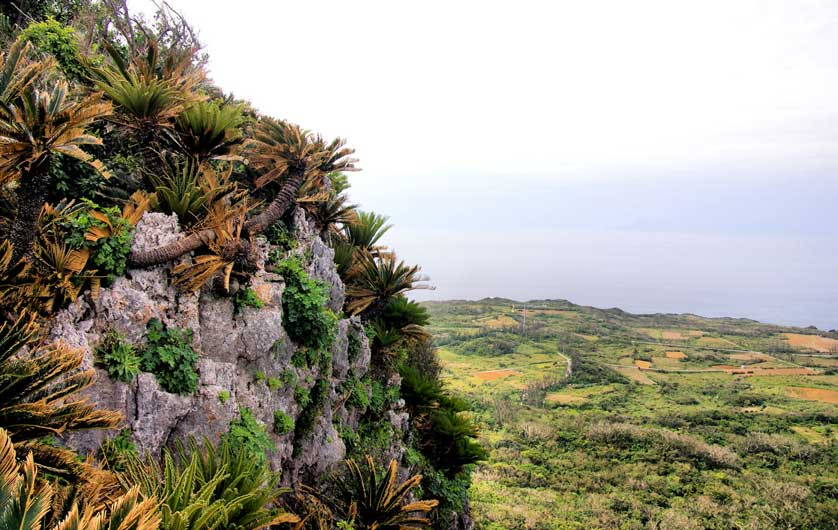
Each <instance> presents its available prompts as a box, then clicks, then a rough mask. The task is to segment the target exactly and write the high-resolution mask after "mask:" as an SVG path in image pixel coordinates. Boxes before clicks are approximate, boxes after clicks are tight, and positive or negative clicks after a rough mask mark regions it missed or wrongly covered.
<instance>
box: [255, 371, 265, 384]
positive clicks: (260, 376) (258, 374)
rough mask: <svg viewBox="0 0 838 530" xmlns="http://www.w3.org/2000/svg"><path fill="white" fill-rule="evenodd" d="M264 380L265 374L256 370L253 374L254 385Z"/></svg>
mask: <svg viewBox="0 0 838 530" xmlns="http://www.w3.org/2000/svg"><path fill="white" fill-rule="evenodd" d="M265 379H267V377H266V376H265V372H263V371H262V370H256V371H255V372H254V373H253V381H254V382H255V383H259V382H261V381H264V380H265Z"/></svg>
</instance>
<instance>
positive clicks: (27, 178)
mask: <svg viewBox="0 0 838 530" xmlns="http://www.w3.org/2000/svg"><path fill="white" fill-rule="evenodd" d="M110 112H111V106H110V104H108V103H105V102H103V101H102V100H101V99H100V98H99V96H98V95H97V94H92V95H89V96H87V97H84V98H81V99H79V100H73V99H71V98H69V97H68V94H67V84H66V83H63V82H61V83H56V84H55V85H54V86H53V88H52V90H50V91H40V90H36V89H34V88H33V87H31V86H29V87H27V88H26V89H25V90H24V91H23V92H22V93H21V94H20V96H19V97H18V98H16V99H15V100H14V101H12V102H11V103H7V104H3V105H0V184H5V183H8V182H11V181H18V182H19V185H18V189H17V202H18V204H17V211H16V213H15V219H14V221H13V223H12V227H11V231H10V234H9V239H10V240H11V241H12V243H13V244H14V246H15V250H14V252H15V258H21V257H24V256H29V255H31V253H32V247H33V244H34V241H35V235H36V231H37V221H38V215H39V214H40V211H41V208H42V207H43V205H44V203H45V202H46V198H47V195H48V193H49V190H50V186H51V184H52V183H51V178H50V173H49V167H50V163H51V161H52V157H53V156H54V155H55V154H62V155H66V156H70V157H72V158H75V159H78V160H80V161H82V162H85V163H87V164H90V165H91V166H93V167H94V168H96V169H97V170H99V171H100V172H102V173H103V175H104V176H108V175H107V172H105V171H104V167H103V166H102V163H101V162H99V161H98V160H96V159H95V158H94V157H93V156H91V155H90V154H89V153H86V152H84V151H82V150H81V147H80V146H84V145H100V144H101V143H102V142H101V140H100V139H99V138H97V137H95V136H92V135H90V134H87V132H85V129H86V128H87V127H88V126H90V125H91V124H92V123H93V122H95V121H96V120H98V119H101V118H103V117H105V116H107V115H108V114H110Z"/></svg>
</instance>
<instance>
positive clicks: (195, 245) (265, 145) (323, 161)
mask: <svg viewBox="0 0 838 530" xmlns="http://www.w3.org/2000/svg"><path fill="white" fill-rule="evenodd" d="M353 152H354V151H353V150H352V149H347V148H344V141H343V140H341V139H339V138H338V139H336V140H334V141H332V142H331V143H328V144H327V143H326V142H325V141H324V140H323V139H322V138H321V137H319V136H314V135H312V134H311V133H310V132H309V131H306V130H305V129H302V128H301V127H300V126H298V125H295V124H292V123H288V122H285V121H279V120H273V119H270V118H266V119H264V120H262V121H261V122H260V123H259V125H258V126H257V129H256V133H255V135H254V137H253V138H251V139H249V140H248V141H247V143H246V145H245V154H246V156H247V158H248V159H249V161H250V164H251V166H253V167H254V168H255V169H256V170H258V171H261V173H259V175H258V176H257V177H256V179H255V181H254V186H255V187H256V189H260V188H264V187H266V186H268V185H270V184H274V183H276V182H278V181H280V180H281V179H283V178H284V180H283V181H282V185H281V187H280V189H279V191H278V192H277V193H276V194H275V195H274V197H273V199H272V200H271V201H270V202H269V203H268V205H267V206H266V207H265V208H264V209H263V210H262V211H261V212H260V213H258V214H257V215H254V216H253V217H250V218H249V219H247V221H245V222H244V224H243V226H242V227H241V234H240V235H241V237H243V238H248V237H250V236H253V235H255V234H258V233H261V232H263V231H265V230H266V229H267V228H268V227H269V226H271V225H273V224H274V223H276V222H277V221H279V219H280V218H281V217H282V216H283V215H285V213H286V212H287V211H288V209H289V208H290V207H291V206H292V205H293V204H294V203H295V201H296V198H297V191H298V190H299V189H300V187H301V186H302V185H303V183H304V182H306V180H307V179H317V178H323V176H324V175H326V174H328V173H331V172H333V171H354V170H355V159H354V158H350V155H351V154H352V153H353ZM215 237H216V231H215V230H214V229H213V228H212V227H210V228H203V229H201V230H197V231H195V232H192V233H191V234H188V235H186V236H184V237H182V238H181V239H179V240H177V241H175V242H173V243H170V244H168V245H165V246H162V247H158V248H155V249H151V250H146V251H142V252H134V253H132V254H131V262H132V263H133V264H134V265H135V266H139V267H148V266H151V265H158V264H161V263H168V262H170V261H172V260H174V259H176V258H178V257H180V256H183V255H184V254H187V253H189V252H192V251H195V250H198V249H200V248H201V247H203V246H205V245H207V244H209V243H210V242H212V241H213V240H214V239H215Z"/></svg>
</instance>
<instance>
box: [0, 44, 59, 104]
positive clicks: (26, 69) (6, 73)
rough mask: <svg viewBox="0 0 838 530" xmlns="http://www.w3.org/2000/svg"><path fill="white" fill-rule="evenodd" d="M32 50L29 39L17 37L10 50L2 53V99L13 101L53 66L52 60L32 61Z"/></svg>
mask: <svg viewBox="0 0 838 530" xmlns="http://www.w3.org/2000/svg"><path fill="white" fill-rule="evenodd" d="M31 51H32V45H31V43H30V42H29V41H24V40H20V39H16V40H15V41H14V42H13V43H12V45H11V47H10V48H9V51H8V52H6V53H0V101H2V102H5V103H9V102H11V101H12V100H13V99H15V98H16V97H17V96H18V94H20V93H21V92H23V90H24V89H25V88H26V87H28V86H29V85H31V84H32V83H33V82H34V81H35V80H36V79H38V77H40V76H41V74H42V73H44V72H45V71H46V70H48V69H49V68H51V67H52V64H53V63H52V61H30V60H29V55H30V53H31Z"/></svg>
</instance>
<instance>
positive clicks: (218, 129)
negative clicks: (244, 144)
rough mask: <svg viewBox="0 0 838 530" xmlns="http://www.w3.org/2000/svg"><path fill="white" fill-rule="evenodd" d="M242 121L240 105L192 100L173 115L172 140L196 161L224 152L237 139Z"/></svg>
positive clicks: (229, 149)
mask: <svg viewBox="0 0 838 530" xmlns="http://www.w3.org/2000/svg"><path fill="white" fill-rule="evenodd" d="M243 123H244V117H243V116H242V108H241V107H240V106H235V105H221V106H219V105H218V104H217V103H215V102H207V101H202V102H198V103H194V104H192V105H190V106H189V107H187V108H186V109H185V110H184V111H183V112H181V113H180V114H179V115H178V116H177V117H176V118H175V132H176V143H177V144H178V146H179V147H180V148H181V149H182V150H183V151H184V152H185V154H187V155H188V156H192V157H195V158H197V159H198V160H199V161H200V162H204V161H206V160H208V159H210V158H218V157H224V156H228V155H230V154H231V153H232V152H233V150H234V148H235V147H236V146H237V145H238V143H239V141H240V140H241V137H242V131H241V126H242V124H243Z"/></svg>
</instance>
